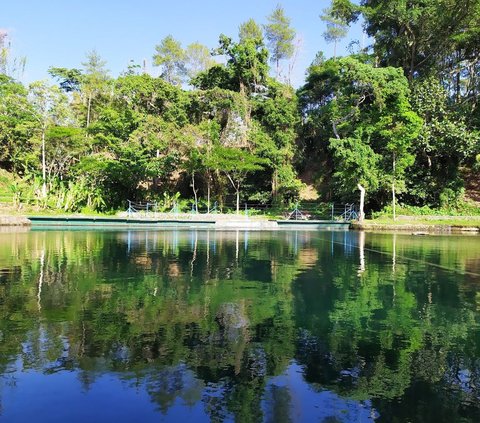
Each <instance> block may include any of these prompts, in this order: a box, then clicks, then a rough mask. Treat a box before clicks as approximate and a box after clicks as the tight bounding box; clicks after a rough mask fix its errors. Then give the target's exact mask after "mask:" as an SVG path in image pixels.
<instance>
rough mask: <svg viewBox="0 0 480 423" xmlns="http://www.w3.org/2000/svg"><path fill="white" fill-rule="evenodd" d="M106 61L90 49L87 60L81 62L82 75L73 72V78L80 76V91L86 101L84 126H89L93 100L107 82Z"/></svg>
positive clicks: (101, 91) (103, 89) (102, 90)
mask: <svg viewBox="0 0 480 423" xmlns="http://www.w3.org/2000/svg"><path fill="white" fill-rule="evenodd" d="M106 64H107V62H106V61H105V60H103V59H102V58H101V57H100V55H99V54H98V52H97V51H96V50H92V51H91V52H89V53H88V54H87V60H86V61H85V62H82V66H83V69H84V70H83V76H81V77H80V75H77V74H76V72H74V74H73V77H74V79H76V78H80V79H79V80H80V81H81V91H82V93H83V94H84V95H85V96H86V102H87V117H86V127H87V128H88V127H89V126H90V122H91V118H92V116H91V115H92V104H93V102H94V101H95V100H96V99H97V98H98V97H99V96H100V95H101V94H102V93H103V92H105V88H106V85H107V82H108V80H109V77H108V70H107V69H105V65H106Z"/></svg>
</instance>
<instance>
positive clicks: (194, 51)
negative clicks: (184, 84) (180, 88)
mask: <svg viewBox="0 0 480 423" xmlns="http://www.w3.org/2000/svg"><path fill="white" fill-rule="evenodd" d="M215 64H216V63H215V60H213V58H212V55H211V54H210V50H209V49H208V47H207V46H205V45H203V44H200V43H192V44H189V45H188V46H187V49H186V50H185V72H186V74H187V75H188V77H189V78H190V79H192V78H195V77H196V76H197V75H198V74H199V73H200V72H204V71H207V70H208V69H210V68H211V67H212V66H214V65H215Z"/></svg>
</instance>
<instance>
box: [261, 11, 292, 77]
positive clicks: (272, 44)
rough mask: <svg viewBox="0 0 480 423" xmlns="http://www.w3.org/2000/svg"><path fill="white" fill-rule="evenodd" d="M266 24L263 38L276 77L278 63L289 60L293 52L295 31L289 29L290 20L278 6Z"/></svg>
mask: <svg viewBox="0 0 480 423" xmlns="http://www.w3.org/2000/svg"><path fill="white" fill-rule="evenodd" d="M267 20H268V24H266V25H264V30H265V37H266V38H267V41H268V47H269V49H270V53H271V59H270V60H271V62H272V63H275V67H276V72H277V76H279V75H280V61H281V60H284V59H290V58H291V57H292V55H293V53H294V51H295V47H294V44H293V40H294V38H295V30H294V29H293V28H291V27H290V18H288V17H287V16H286V15H285V11H284V10H283V8H282V7H281V6H280V5H278V6H277V7H276V8H275V10H274V11H273V12H272V13H271V15H269V16H268V17H267Z"/></svg>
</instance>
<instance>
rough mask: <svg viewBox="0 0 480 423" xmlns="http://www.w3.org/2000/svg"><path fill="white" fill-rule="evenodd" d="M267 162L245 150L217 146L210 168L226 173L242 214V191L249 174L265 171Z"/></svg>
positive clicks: (237, 207) (237, 208) (238, 211)
mask: <svg viewBox="0 0 480 423" xmlns="http://www.w3.org/2000/svg"><path fill="white" fill-rule="evenodd" d="M265 162H266V161H265V160H263V159H261V158H259V157H257V156H255V155H254V154H252V153H250V152H248V151H247V150H245V149H239V148H232V147H223V146H215V147H214V149H213V150H212V154H211V156H210V158H209V161H208V162H207V163H206V165H207V166H208V167H210V168H211V169H214V170H219V171H222V172H224V173H225V175H226V176H227V178H228V180H229V181H230V183H231V185H232V187H233V189H234V190H235V197H236V211H237V214H239V213H240V191H241V189H242V184H243V183H244V181H245V179H246V177H247V175H248V173H250V172H254V171H257V170H261V169H263V165H264V164H265Z"/></svg>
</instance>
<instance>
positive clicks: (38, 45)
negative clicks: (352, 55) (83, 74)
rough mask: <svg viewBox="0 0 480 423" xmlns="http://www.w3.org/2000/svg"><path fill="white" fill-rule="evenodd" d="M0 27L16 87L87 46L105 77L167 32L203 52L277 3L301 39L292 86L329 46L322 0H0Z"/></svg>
mask: <svg viewBox="0 0 480 423" xmlns="http://www.w3.org/2000/svg"><path fill="white" fill-rule="evenodd" d="M2 3H3V4H2V5H1V9H0V28H1V29H6V30H7V31H8V33H9V35H10V37H9V38H10V41H11V44H12V51H13V54H14V55H15V56H26V58H27V66H26V71H25V73H24V75H23V78H22V80H23V82H31V81H34V80H37V79H45V78H47V77H48V73H47V70H48V68H49V67H50V66H58V67H69V68H70V67H81V62H82V61H84V60H85V56H86V54H87V53H88V52H89V51H91V50H92V49H95V50H97V51H98V53H99V54H100V55H101V56H102V58H104V59H105V60H106V61H107V68H108V69H109V70H110V72H111V74H112V75H113V76H117V75H118V74H119V73H120V72H121V71H123V70H125V69H126V67H127V66H128V64H129V62H130V60H134V61H135V62H136V63H142V61H143V60H144V59H146V60H147V64H149V65H150V70H151V72H152V73H153V74H155V73H156V72H158V71H157V70H156V69H154V68H152V67H151V58H152V55H153V53H154V48H155V45H156V44H158V43H159V42H160V40H161V39H162V38H164V37H165V36H167V35H169V34H171V35H172V36H173V37H174V38H176V39H178V40H179V41H180V42H181V43H182V46H183V47H186V46H187V45H188V44H189V43H191V42H195V41H198V42H200V43H202V44H205V45H206V46H208V47H209V48H214V47H216V46H217V43H218V36H219V35H220V34H221V33H224V34H226V35H228V36H231V37H233V38H236V37H237V34H238V27H239V25H240V24H241V23H242V22H245V21H246V20H248V19H249V18H253V19H255V20H256V21H257V22H258V23H266V22H267V20H266V17H267V16H268V15H269V14H270V13H271V12H272V11H273V9H274V8H275V7H276V5H277V4H280V5H281V6H282V7H283V8H284V9H285V12H286V15H287V16H288V17H290V18H291V26H292V27H293V28H294V29H295V30H296V31H297V34H298V35H299V36H300V38H301V39H302V47H301V50H300V53H299V56H298V59H297V62H296V68H295V72H294V75H293V76H292V83H293V85H294V86H296V87H298V86H299V85H301V84H302V83H303V81H304V74H305V69H306V67H307V66H308V65H309V64H310V63H311V61H312V60H313V58H314V57H315V54H316V53H317V52H318V51H319V50H322V51H324V52H325V54H326V56H327V57H329V56H331V55H332V54H333V53H332V52H333V46H332V45H328V44H326V43H325V41H324V40H323V37H322V33H323V31H324V30H325V27H324V24H323V22H322V21H321V20H320V19H319V15H320V14H321V13H322V9H323V8H325V7H328V6H329V4H330V0H317V1H315V0H283V1H278V0H256V1H255V0H238V1H234V0H223V1H222V0H197V1H195V0H177V1H175V0H169V1H165V0H157V1H154V0H135V1H134V0H115V1H114V0H109V1H107V0H81V1H71V0H17V1H6V0H4V1H2ZM361 38H362V35H361V29H360V26H359V25H357V26H356V27H354V28H352V30H351V31H350V33H349V35H348V36H347V38H346V39H345V41H344V42H343V43H342V45H341V46H340V47H339V52H340V53H345V52H346V46H347V45H348V43H349V42H350V41H351V40H354V39H357V40H358V39H361Z"/></svg>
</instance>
